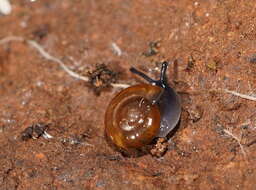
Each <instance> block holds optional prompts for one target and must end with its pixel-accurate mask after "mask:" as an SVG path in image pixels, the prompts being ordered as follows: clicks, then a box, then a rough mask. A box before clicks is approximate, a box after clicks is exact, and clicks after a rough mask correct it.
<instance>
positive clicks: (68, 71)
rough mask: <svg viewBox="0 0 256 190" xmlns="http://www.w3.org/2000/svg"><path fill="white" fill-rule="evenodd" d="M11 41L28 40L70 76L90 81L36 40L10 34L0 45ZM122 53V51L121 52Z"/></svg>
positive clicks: (29, 43)
mask: <svg viewBox="0 0 256 190" xmlns="http://www.w3.org/2000/svg"><path fill="white" fill-rule="evenodd" d="M11 41H19V42H26V43H27V44H28V45H29V46H30V47H32V48H34V49H36V50H37V51H38V52H39V53H40V55H41V56H43V57H44V58H45V59H46V60H49V61H53V62H55V63H58V64H59V65H60V67H61V68H62V69H63V70H64V71H65V72H66V73H68V74H69V75H70V76H72V77H74V78H76V79H79V80H83V81H85V82H88V81H89V78H88V77H86V76H81V75H79V74H78V73H76V72H74V71H72V70H71V69H69V68H68V67H67V66H66V65H65V64H64V62H63V61H61V60H60V59H59V58H57V57H54V56H53V55H51V54H49V53H48V52H46V51H45V50H44V48H43V47H42V46H41V45H40V44H38V43H37V42H36V41H34V40H26V39H24V38H22V37H18V36H9V37H6V38H3V39H1V40H0V45H3V44H6V43H9V42H11ZM119 53H120V52H119ZM111 85H112V86H113V87H114V88H127V87H129V85H128V84H119V83H112V84H111Z"/></svg>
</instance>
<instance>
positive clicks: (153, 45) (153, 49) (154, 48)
mask: <svg viewBox="0 0 256 190" xmlns="http://www.w3.org/2000/svg"><path fill="white" fill-rule="evenodd" d="M148 45H149V49H148V50H147V51H146V52H143V53H142V55H144V56H146V57H150V56H153V55H156V54H157V53H158V49H159V47H160V41H153V42H149V44H148Z"/></svg>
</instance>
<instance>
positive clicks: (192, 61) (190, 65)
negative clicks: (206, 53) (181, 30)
mask: <svg viewBox="0 0 256 190" xmlns="http://www.w3.org/2000/svg"><path fill="white" fill-rule="evenodd" d="M195 62H196V61H195V59H194V57H193V56H192V55H191V56H189V58H188V63H187V67H186V69H185V71H187V72H189V71H191V70H192V69H193V68H194V66H195Z"/></svg>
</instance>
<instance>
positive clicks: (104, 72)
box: [88, 64, 118, 95]
mask: <svg viewBox="0 0 256 190" xmlns="http://www.w3.org/2000/svg"><path fill="white" fill-rule="evenodd" d="M117 76H118V73H117V72H115V71H112V70H110V69H109V68H108V67H107V66H106V65H105V64H97V65H96V68H95V69H94V70H93V71H89V72H88V77H89V82H90V85H91V86H92V88H93V91H94V92H95V94H96V95H100V92H101V91H102V90H104V89H106V88H108V87H110V86H111V83H115V82H116V80H117Z"/></svg>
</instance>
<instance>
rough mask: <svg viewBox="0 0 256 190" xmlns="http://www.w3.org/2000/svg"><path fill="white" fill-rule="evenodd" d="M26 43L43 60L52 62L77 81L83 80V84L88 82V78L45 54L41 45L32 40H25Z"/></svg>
mask: <svg viewBox="0 0 256 190" xmlns="http://www.w3.org/2000/svg"><path fill="white" fill-rule="evenodd" d="M27 43H28V44H29V45H30V46H31V47H33V48H35V49H36V50H37V51H38V52H39V53H40V54H41V55H42V56H43V57H44V58H45V59H47V60H49V61H53V62H56V63H58V64H59V65H60V67H61V68H62V69H63V70H64V71H66V72H67V73H68V74H69V75H70V76H72V77H74V78H76V79H79V80H83V81H85V82H88V81H89V78H88V77H85V76H81V75H79V74H77V73H75V72H73V71H72V70H70V69H69V68H68V67H67V66H66V65H65V64H64V63H63V62H62V61H61V60H60V59H58V58H57V57H54V56H52V55H50V54H49V53H48V52H46V51H45V50H44V49H43V47H42V46H41V45H39V44H38V43H37V42H35V41H33V40H27Z"/></svg>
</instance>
